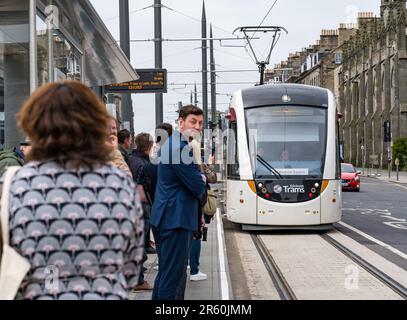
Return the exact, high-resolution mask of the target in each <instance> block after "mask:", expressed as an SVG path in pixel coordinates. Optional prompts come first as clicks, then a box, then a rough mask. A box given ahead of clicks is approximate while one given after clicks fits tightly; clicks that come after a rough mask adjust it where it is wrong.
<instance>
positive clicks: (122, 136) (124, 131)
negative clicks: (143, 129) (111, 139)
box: [117, 129, 131, 144]
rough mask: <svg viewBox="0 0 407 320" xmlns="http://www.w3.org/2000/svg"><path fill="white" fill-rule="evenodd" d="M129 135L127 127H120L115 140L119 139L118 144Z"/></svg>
mask: <svg viewBox="0 0 407 320" xmlns="http://www.w3.org/2000/svg"><path fill="white" fill-rule="evenodd" d="M130 137H131V133H130V131H129V130H127V129H122V130H120V131H119V132H118V133H117V140H118V141H119V143H120V144H123V143H124V140H126V139H128V138H130Z"/></svg>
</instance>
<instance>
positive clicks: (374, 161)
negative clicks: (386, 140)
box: [369, 154, 379, 166]
mask: <svg viewBox="0 0 407 320" xmlns="http://www.w3.org/2000/svg"><path fill="white" fill-rule="evenodd" d="M369 162H370V164H371V165H374V166H378V165H379V156H378V155H377V154H372V155H370V156H369Z"/></svg>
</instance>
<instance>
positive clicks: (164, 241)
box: [150, 105, 206, 300]
mask: <svg viewBox="0 0 407 320" xmlns="http://www.w3.org/2000/svg"><path fill="white" fill-rule="evenodd" d="M178 125H179V131H177V130H175V131H174V133H173V134H172V136H171V138H170V139H168V140H167V142H166V143H165V144H164V145H163V146H162V148H161V154H160V162H159V164H158V175H157V188H156V192H155V199H154V204H153V207H152V209H151V220H150V223H151V225H152V231H153V234H154V239H155V242H156V248H157V254H158V262H159V271H158V275H157V277H156V280H155V283H154V291H153V296H152V299H153V300H183V299H184V292H185V285H186V269H187V263H188V257H189V252H190V247H191V243H192V237H193V233H194V232H195V231H197V230H198V228H199V227H200V226H199V221H200V214H201V205H200V196H201V195H202V194H203V193H204V191H205V182H206V178H205V176H204V175H203V174H201V172H200V171H199V169H198V166H197V164H196V163H194V157H193V153H192V148H190V147H189V145H188V141H189V140H190V139H191V138H194V137H196V136H197V135H199V134H200V133H201V132H202V129H203V112H202V110H201V109H199V108H198V107H196V106H192V105H190V106H185V107H182V108H181V109H180V112H179V119H178Z"/></svg>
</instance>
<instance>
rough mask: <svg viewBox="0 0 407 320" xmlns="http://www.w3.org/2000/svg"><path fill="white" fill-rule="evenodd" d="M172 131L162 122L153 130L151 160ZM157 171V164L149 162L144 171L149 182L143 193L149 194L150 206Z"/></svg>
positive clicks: (170, 126)
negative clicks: (153, 145)
mask: <svg viewBox="0 0 407 320" xmlns="http://www.w3.org/2000/svg"><path fill="white" fill-rule="evenodd" d="M172 130H173V129H172V125H170V124H169V123H166V122H163V123H161V124H159V125H158V126H157V128H156V129H155V134H156V140H155V142H156V145H155V147H154V151H153V155H152V157H153V158H155V159H156V158H157V157H158V152H159V150H160V148H161V147H162V146H163V144H164V143H165V142H166V141H167V139H168V138H169V137H171V135H172ZM157 170H158V166H157V164H156V163H152V162H151V161H149V163H148V164H147V165H146V167H145V169H144V173H145V175H146V176H147V177H148V179H149V182H150V183H149V185H148V188H147V190H145V192H146V193H148V194H149V195H148V196H149V197H150V199H151V205H152V204H153V202H154V197H155V189H156V187H157Z"/></svg>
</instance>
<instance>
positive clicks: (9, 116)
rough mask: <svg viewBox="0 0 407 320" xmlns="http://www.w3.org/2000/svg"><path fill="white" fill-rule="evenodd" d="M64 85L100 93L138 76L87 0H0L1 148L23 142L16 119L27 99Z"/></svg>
mask: <svg viewBox="0 0 407 320" xmlns="http://www.w3.org/2000/svg"><path fill="white" fill-rule="evenodd" d="M62 79H75V80H79V81H82V82H84V83H85V84H86V85H88V86H89V87H91V88H93V89H95V90H96V91H98V92H100V91H99V90H100V88H101V87H102V86H104V85H108V84H112V83H118V82H124V81H131V80H137V79H138V75H137V73H136V72H135V71H134V69H133V68H132V66H131V64H130V62H129V60H128V59H127V57H126V56H125V54H124V53H123V51H122V50H121V49H120V47H119V46H118V44H117V43H116V41H115V39H114V38H113V36H112V35H111V34H110V32H109V31H108V30H107V28H106V26H105V25H104V23H103V21H102V20H101V18H100V17H99V15H98V14H97V13H96V11H95V9H94V8H93V6H92V5H91V3H90V2H89V1H88V0H70V1H66V0H0V148H12V147H14V146H18V144H19V142H20V140H22V139H23V136H22V133H21V132H20V131H19V129H18V128H17V124H16V119H15V116H16V114H17V112H18V111H19V110H20V107H21V104H22V103H23V102H24V100H25V99H26V98H27V97H28V96H29V95H30V93H31V92H33V91H34V90H35V89H36V88H37V87H38V86H40V85H42V84H44V83H48V82H54V81H58V80H62Z"/></svg>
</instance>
